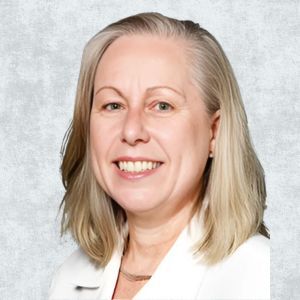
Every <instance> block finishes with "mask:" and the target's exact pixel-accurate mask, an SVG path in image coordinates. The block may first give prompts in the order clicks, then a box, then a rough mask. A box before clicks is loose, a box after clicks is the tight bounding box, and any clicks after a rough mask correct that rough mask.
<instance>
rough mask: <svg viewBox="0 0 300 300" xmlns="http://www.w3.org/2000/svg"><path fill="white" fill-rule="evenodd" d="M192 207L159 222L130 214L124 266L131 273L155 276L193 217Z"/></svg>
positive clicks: (187, 207)
mask: <svg viewBox="0 0 300 300" xmlns="http://www.w3.org/2000/svg"><path fill="white" fill-rule="evenodd" d="M192 212H193V210H192V205H188V206H185V207H184V208H182V209H181V210H180V211H178V212H177V213H176V214H173V215H172V216H170V217H168V218H166V219H165V221H161V220H162V219H161V218H159V220H160V221H157V222H155V219H152V220H151V221H150V220H149V219H147V220H145V218H144V216H143V217H140V218H139V217H138V216H136V215H131V214H128V215H127V217H128V228H129V237H130V238H129V243H128V247H127V250H126V252H125V254H124V257H123V262H122V265H123V266H124V268H126V269H127V270H128V271H134V272H135V273H139V270H140V273H142V274H143V273H145V270H147V274H152V273H153V272H154V270H155V269H156V267H157V265H158V264H159V262H160V261H161V259H162V258H163V257H164V256H165V254H166V253H167V252H168V250H169V249H170V248H171V247H172V245H173V244H174V242H175V241H176V239H177V237H178V236H179V234H180V233H181V231H182V230H183V229H184V227H185V226H186V225H187V224H188V222H189V220H190V219H191V217H192Z"/></svg>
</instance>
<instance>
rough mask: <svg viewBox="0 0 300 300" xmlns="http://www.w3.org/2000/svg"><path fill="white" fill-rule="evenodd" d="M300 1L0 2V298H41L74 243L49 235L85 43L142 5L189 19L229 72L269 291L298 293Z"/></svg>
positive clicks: (54, 226)
mask: <svg viewBox="0 0 300 300" xmlns="http://www.w3.org/2000/svg"><path fill="white" fill-rule="evenodd" d="M299 10H300V8H299V1H257V0H256V1H242V0H241V1H228V0H227V1H226V0H223V1H221V0H220V1H209V0H204V1H184V0H180V1H178V0H177V1H161V0H160V1H78V0H76V1H58V0H57V1H37V0H30V1H23V2H22V1H8V0H6V1H5V0H4V1H3V0H2V1H1V2H0V22H1V29H0V38H1V41H0V55H1V61H0V101H1V102H0V140H1V142H0V154H1V156H0V205H1V209H0V267H1V276H0V298H1V299H46V298H47V293H48V288H49V284H50V280H51V278H52V273H53V271H54V270H55V269H56V268H57V266H58V265H59V264H61V263H62V262H63V260H64V259H65V258H66V257H67V256H68V255H69V254H70V253H71V252H72V251H73V250H74V249H75V247H76V245H75V244H74V243H73V242H72V240H71V239H70V237H68V236H66V237H64V238H62V239H60V237H59V221H60V215H58V216H57V212H58V206H59V203H60V201H61V199H62V196H63V188H62V184H61V181H60V173H59V165H60V154H59V152H60V146H61V142H62V138H63V135H64V133H65V131H66V129H67V126H68V124H69V122H70V119H71V116H72V111H73V103H74V96H75V87H76V83H77V78H78V72H79V66H80V59H81V54H82V50H83V47H84V44H85V43H86V42H87V40H88V39H89V38H90V37H91V36H92V35H94V34H95V33H96V32H98V31H99V30H100V29H102V28H103V27H104V26H106V25H108V24H109V23H111V22H113V21H116V20H118V19H120V18H123V17H125V16H128V15H132V14H135V13H138V12H144V11H158V12H161V13H163V14H166V15H167V16H171V17H175V18H179V19H192V20H193V21H196V22H199V23H200V24H201V25H202V26H203V27H204V28H206V29H208V30H209V31H210V32H211V33H212V34H214V35H215V37H216V38H217V39H218V40H219V42H220V43H221V45H222V46H223V48H224V50H225V52H226V53H227V55H228V57H229V60H230V61H231V63H232V65H233V68H234V70H235V73H236V76H237V78H238V82H239V84H240V88H241V92H242V95H243V99H244V102H245V106H246V110H247V113H248V118H249V126H250V130H251V133H252V138H253V142H254V145H255V148H256V150H257V153H258V156H259V158H260V159H261V162H262V164H263V166H264V168H265V172H266V181H267V188H268V206H269V207H268V210H267V211H266V215H265V219H266V223H267V225H268V226H269V228H270V230H271V234H272V239H271V243H272V252H271V255H272V256H271V262H272V264H271V265H272V269H271V275H272V280H271V282H272V285H271V289H272V299H300V288H299V286H300V260H299V254H298V253H299V249H300V239H299V237H300V231H299V226H298V225H299V220H298V216H299V213H300V207H299V203H298V201H299V197H298V195H299V193H300V187H299V179H300V175H299V171H298V168H299V166H300V155H299V153H300V144H299V135H298V131H299V127H300V103H299V96H300V95H299V94H300V93H299V86H300V84H299V78H300V76H299V75H300V74H299V60H300V59H299V53H300V52H299V46H300V24H299V19H300V11H299Z"/></svg>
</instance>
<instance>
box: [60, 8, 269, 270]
mask: <svg viewBox="0 0 300 300" xmlns="http://www.w3.org/2000/svg"><path fill="white" fill-rule="evenodd" d="M139 34H143V35H144V34H150V35H155V36H159V37H162V38H174V39H177V40H178V39H181V40H183V41H185V43H184V47H185V50H186V52H185V53H186V54H187V58H188V63H189V64H190V65H189V66H188V67H189V68H190V71H191V77H192V78H191V80H193V82H194V84H195V86H196V87H197V88H198V90H199V95H200V97H201V99H202V100H203V101H204V103H205V105H206V109H207V112H208V114H210V115H212V114H213V113H215V112H216V111H217V110H220V124H219V130H218V134H217V138H216V144H215V150H214V158H213V159H212V158H208V161H207V165H206V168H205V171H204V174H203V176H202V187H201V188H202V199H200V200H199V201H202V200H203V198H204V196H205V197H207V198H208V205H207V207H206V210H205V217H204V234H203V236H202V237H201V239H200V237H199V239H200V240H199V243H198V244H197V252H198V253H199V254H200V253H201V254H203V259H204V262H205V263H207V264H214V263H217V262H218V261H220V260H221V259H223V258H224V257H226V256H227V255H230V254H231V253H232V252H234V250H235V249H237V247H238V246H239V245H241V244H242V243H243V242H244V241H245V240H247V239H248V238H249V237H251V236H252V235H254V234H256V233H258V232H260V233H261V234H263V235H265V236H266V237H268V238H269V233H268V229H267V228H266V226H265V225H264V222H263V214H264V210H265V208H266V206H265V201H266V189H265V180H264V171H263V168H262V166H261V164H260V162H259V160H258V158H257V156H256V154H255V151H254V148H253V145H252V143H251V138H250V135H249V130H248V125H247V117H246V113H245V110H244V106H243V103H242V99H241V95H240V91H239V87H238V83H237V81H236V79H235V76H234V72H233V70H232V67H231V65H230V63H229V61H228V59H227V57H226V55H225V53H224V51H223V49H222V47H221V46H220V44H219V43H218V42H217V40H216V39H215V38H214V36H213V35H211V34H210V33H209V32H208V31H207V30H205V29H204V28H202V27H200V25H199V24H198V23H194V22H192V21H189V20H177V19H173V18H169V17H166V16H164V15H162V14H160V13H154V12H149V13H140V14H137V15H133V16H129V17H127V18H124V19H121V20H119V21H117V22H115V23H112V24H110V25H108V26H107V27H105V28H104V29H103V30H101V31H100V32H99V33H97V34H96V35H95V36H94V37H93V38H91V39H90V40H89V42H88V43H87V44H86V46H85V48H84V51H83V56H82V62H81V69H80V74H79V80H78V85H77V93H76V102H75V109H74V115H73V120H72V122H71V124H70V127H69V129H68V131H67V132H66V135H65V137H64V141H63V145H62V150H61V152H62V156H63V157H62V164H61V173H62V182H63V185H64V187H65V195H64V197H63V200H62V202H61V205H60V209H61V208H62V207H63V216H62V222H61V234H64V233H65V232H66V231H70V232H71V233H72V236H73V238H74V239H75V241H76V242H77V243H78V244H79V245H80V246H81V247H82V248H83V250H84V251H85V252H86V253H87V255H88V256H89V257H90V258H92V259H93V260H94V261H95V262H97V263H98V264H100V266H105V265H106V264H107V263H108V262H109V260H110V258H111V256H112V253H113V251H114V249H115V247H116V245H117V244H118V243H119V242H120V240H121V238H122V237H123V238H124V234H123V228H124V226H125V225H126V216H125V212H124V210H123V209H122V208H121V207H120V206H119V205H118V204H117V203H116V202H115V201H114V200H113V199H112V198H110V196H109V195H107V194H106V193H105V191H104V190H103V189H102V188H101V186H100V185H99V184H98V183H97V180H96V179H95V176H94V174H93V171H92V168H91V162H90V150H89V139H90V137H89V118H90V111H91V106H92V101H93V92H94V91H93V89H94V78H95V73H96V69H97V65H98V63H99V61H100V59H101V57H102V55H103V53H104V52H105V50H106V49H107V48H108V46H109V45H110V44H111V43H113V42H114V41H115V40H116V39H117V38H118V37H121V36H124V35H127V36H128V35H139ZM201 188H200V187H199V190H200V189H201ZM200 207H201V206H200V205H199V209H200Z"/></svg>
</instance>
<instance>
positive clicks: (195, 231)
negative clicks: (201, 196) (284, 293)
mask: <svg viewBox="0 0 300 300" xmlns="http://www.w3.org/2000/svg"><path fill="white" fill-rule="evenodd" d="M199 224H200V223H199V220H198V219H196V218H195V217H194V218H193V219H192V221H191V223H190V225H189V226H187V227H186V228H185V229H184V230H183V231H182V233H181V234H180V235H179V237H178V239H177V240H176V242H175V243H174V245H173V246H172V247H171V249H170V250H169V252H168V253H167V255H166V256H165V257H164V258H163V260H162V261H161V263H160V265H159V266H158V268H157V269H156V271H155V273H154V274H153V275H152V278H151V279H150V280H149V281H148V282H147V283H146V284H145V285H144V287H143V288H142V289H141V290H140V291H139V292H138V293H137V294H136V296H135V297H134V298H133V299H142V300H144V299H149V300H150V299H151V300H154V299H159V300H162V299H206V300H208V299H211V300H212V299H214V300H217V299H231V300H233V299H270V247H269V240H268V239H267V238H265V237H264V236H262V235H260V234H257V235H255V236H253V237H251V238H250V239H248V240H247V241H246V242H245V243H243V244H242V245H241V246H240V247H239V248H238V249H237V250H236V251H235V252H234V253H233V254H232V255H231V256H229V257H227V258H226V259H224V260H223V261H221V262H220V263H218V264H216V265H214V266H210V267H208V266H206V265H204V264H202V263H201V261H200V260H199V258H197V256H193V254H192V253H193V252H192V249H191V246H193V245H194V243H195V241H198V240H199V233H200V232H201V227H199ZM199 228H200V232H199ZM200 237H201V235H200ZM121 253H122V249H121V248H120V249H119V250H116V251H115V252H114V254H113V256H112V258H111V260H110V262H109V263H108V265H107V266H106V267H105V268H97V267H96V266H95V265H94V264H92V263H91V262H90V260H89V258H88V257H87V255H86V254H85V253H84V252H83V251H82V250H81V249H80V248H79V249H78V250H76V251H75V252H74V253H73V254H72V255H71V256H70V257H69V258H68V259H67V260H66V261H65V262H64V263H63V264H62V265H61V267H60V268H59V269H58V270H57V272H56V274H55V276H54V278H53V280H52V284H51V288H50V298H49V299H50V300H59V299H60V300H62V299H64V300H96V299H97V300H106V299H112V294H113V291H114V287H115V284H116V280H117V278H118V272H119V267H120V263H121Z"/></svg>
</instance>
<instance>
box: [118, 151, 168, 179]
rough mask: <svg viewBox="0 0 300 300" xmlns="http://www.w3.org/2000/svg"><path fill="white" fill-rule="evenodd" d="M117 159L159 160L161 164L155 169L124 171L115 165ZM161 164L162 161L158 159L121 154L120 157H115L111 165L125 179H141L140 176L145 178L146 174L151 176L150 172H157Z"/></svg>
mask: <svg viewBox="0 0 300 300" xmlns="http://www.w3.org/2000/svg"><path fill="white" fill-rule="evenodd" d="M117 161H150V162H160V163H161V165H160V166H159V167H157V168H155V169H151V170H145V171H142V172H124V171H121V170H120V169H119V168H118V166H117ZM162 165H163V162H161V161H159V160H154V159H149V158H146V157H129V156H122V157H118V158H117V159H115V160H114V161H113V166H114V168H115V171H116V173H117V174H118V175H119V176H120V177H122V178H124V179H127V180H136V179H141V178H145V177H148V176H151V175H152V174H154V173H156V172H158V171H159V170H160V168H161V166H162Z"/></svg>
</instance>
